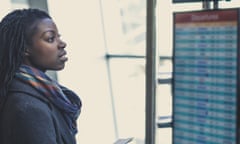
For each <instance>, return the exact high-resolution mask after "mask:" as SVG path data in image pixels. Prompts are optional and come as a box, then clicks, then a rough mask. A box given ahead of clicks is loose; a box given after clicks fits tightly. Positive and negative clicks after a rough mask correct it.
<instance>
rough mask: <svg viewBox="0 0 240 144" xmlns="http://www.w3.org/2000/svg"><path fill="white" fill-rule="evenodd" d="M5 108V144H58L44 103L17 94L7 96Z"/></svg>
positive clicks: (49, 113) (53, 125) (47, 108)
mask: <svg viewBox="0 0 240 144" xmlns="http://www.w3.org/2000/svg"><path fill="white" fill-rule="evenodd" d="M5 108H6V113H5V115H4V120H5V122H4V123H5V132H6V137H5V138H7V139H6V141H7V142H6V143H7V144H58V142H57V138H56V137H57V135H56V130H55V124H54V121H53V119H52V116H51V110H50V108H49V107H48V105H47V104H46V103H44V102H43V101H41V100H39V99H37V98H34V97H32V96H26V95H24V96H23V94H18V95H12V96H10V97H9V100H8V103H7V105H6V107H5Z"/></svg>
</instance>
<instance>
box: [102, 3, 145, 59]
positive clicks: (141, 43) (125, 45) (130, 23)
mask: <svg viewBox="0 0 240 144" xmlns="http://www.w3.org/2000/svg"><path fill="white" fill-rule="evenodd" d="M102 4H103V5H102V6H103V8H102V10H103V15H104V26H105V34H106V42H107V47H108V52H109V53H110V54H133V55H145V47H146V46H145V45H146V44H145V39H146V0H118V1H112V0H104V1H102ZM110 7H111V8H110Z"/></svg>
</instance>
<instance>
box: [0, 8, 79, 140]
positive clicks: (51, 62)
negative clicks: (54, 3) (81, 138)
mask: <svg viewBox="0 0 240 144" xmlns="http://www.w3.org/2000/svg"><path fill="white" fill-rule="evenodd" d="M65 47H66V43H65V42H63V41H62V40H61V39H60V34H59V32H58V29H57V27H56V25H55V23H54V21H53V20H52V18H51V17H50V16H49V15H48V14H47V13H46V12H44V11H42V10H38V9H21V10H20V9H19V10H14V11H13V12H10V13H9V14H8V15H6V16H5V17H4V18H3V19H2V21H1V23H0V143H1V144H76V140H75V135H76V133H77V126H76V120H77V118H78V116H79V114H80V110H81V100H80V99H79V97H78V96H77V95H76V94H75V93H74V92H73V91H71V90H69V89H67V88H66V87H63V86H61V85H59V84H58V83H57V82H56V81H54V80H52V79H51V78H49V77H48V76H47V75H46V74H45V72H46V71H47V70H56V71H57V70H62V69H63V68H64V65H65V62H66V61H67V60H68V58H67V57H66V51H65Z"/></svg>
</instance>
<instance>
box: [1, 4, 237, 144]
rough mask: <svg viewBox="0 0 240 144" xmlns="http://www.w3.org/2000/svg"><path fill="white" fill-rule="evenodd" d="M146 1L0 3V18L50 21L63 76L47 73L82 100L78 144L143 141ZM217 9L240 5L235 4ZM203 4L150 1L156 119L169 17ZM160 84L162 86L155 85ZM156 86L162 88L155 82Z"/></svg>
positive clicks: (165, 93)
mask: <svg viewBox="0 0 240 144" xmlns="http://www.w3.org/2000/svg"><path fill="white" fill-rule="evenodd" d="M146 3H147V0H87V1H86V0H85V1H83V0H78V1H74V0H68V1H66V0H1V1H0V17H1V18H2V17H3V16H4V15H6V14H7V13H8V12H9V11H11V10H13V9H17V8H29V7H31V8H39V9H43V10H46V11H48V12H49V13H50V15H51V16H52V17H53V19H54V21H55V23H56V24H57V27H58V29H59V31H60V33H61V35H62V37H63V40H64V41H65V42H66V43H67V48H66V50H67V52H68V57H69V61H68V62H67V64H66V67H65V69H64V70H62V71H59V72H53V71H49V72H48V74H49V75H50V76H52V77H53V78H55V79H57V80H58V81H59V82H60V83H61V84H63V85H65V86H67V87H69V88H71V89H73V90H74V91H75V92H76V93H78V94H79V95H80V97H81V99H82V101H83V108H82V113H81V116H80V118H79V120H78V127H79V133H78V135H77V140H78V144H94V143H95V144H96V143H98V144H111V143H113V142H114V141H116V140H117V139H119V138H128V137H133V138H134V139H133V141H132V142H131V143H134V144H144V143H145V120H146V118H145V109H146V107H145V102H146V77H145V75H146V15H147V13H146V11H147V8H146V7H147V5H146ZM219 7H220V8H232V7H240V2H239V0H231V1H230V2H225V1H221V2H220V3H219ZM201 9H202V3H201V2H195V3H172V1H171V0H157V1H156V11H155V12H156V13H155V14H156V48H157V56H158V57H157V73H156V77H157V79H156V81H157V82H159V83H158V85H157V91H156V120H157V121H158V120H162V119H160V118H163V119H164V118H166V119H167V120H168V119H171V114H172V95H171V77H172V47H173V46H172V41H173V40H172V38H173V36H172V34H173V23H172V19H173V12H177V11H191V10H201ZM161 79H162V81H161ZM161 82H162V83H161ZM171 141H172V130H171V127H166V128H158V127H157V126H156V143H158V144H160V143H161V144H171Z"/></svg>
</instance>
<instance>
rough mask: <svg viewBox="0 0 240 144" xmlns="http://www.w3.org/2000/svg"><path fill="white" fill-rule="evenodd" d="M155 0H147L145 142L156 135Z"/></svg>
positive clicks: (151, 140) (153, 141)
mask: <svg viewBox="0 0 240 144" xmlns="http://www.w3.org/2000/svg"><path fill="white" fill-rule="evenodd" d="M155 6H156V2H155V0H147V36H146V37H147V40H146V41H147V43H146V53H147V54H146V55H147V58H146V105H145V106H146V114H145V122H146V123H145V144H155V136H156V134H155V133H156V132H155V131H156V106H155V105H156V84H157V81H156V40H155V39H156V28H155Z"/></svg>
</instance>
